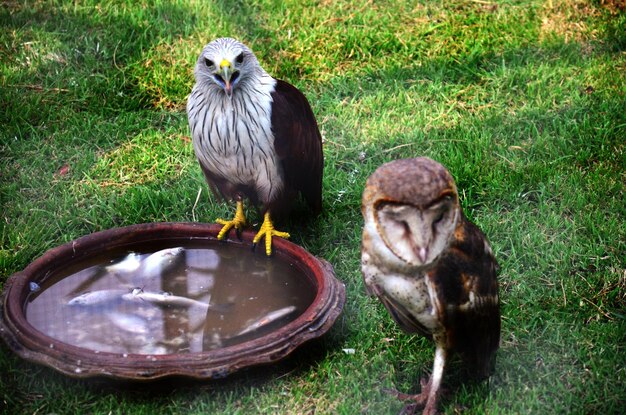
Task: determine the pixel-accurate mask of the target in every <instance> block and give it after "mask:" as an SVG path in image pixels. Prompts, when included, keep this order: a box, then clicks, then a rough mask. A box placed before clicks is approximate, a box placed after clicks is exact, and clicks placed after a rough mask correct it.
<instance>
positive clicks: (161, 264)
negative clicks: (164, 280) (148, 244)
mask: <svg viewBox="0 0 626 415" xmlns="http://www.w3.org/2000/svg"><path fill="white" fill-rule="evenodd" d="M183 251H184V248H182V247H177V248H167V249H162V250H160V251H157V252H155V253H153V254H151V255H150V256H148V257H147V258H146V259H144V260H143V261H142V262H141V265H142V270H141V271H142V274H143V276H144V277H145V278H149V277H153V276H157V275H160V274H161V273H162V272H163V271H164V270H165V269H167V268H168V267H170V266H171V265H173V264H175V263H176V260H177V259H178V258H179V256H180V254H181V253H182V252H183Z"/></svg>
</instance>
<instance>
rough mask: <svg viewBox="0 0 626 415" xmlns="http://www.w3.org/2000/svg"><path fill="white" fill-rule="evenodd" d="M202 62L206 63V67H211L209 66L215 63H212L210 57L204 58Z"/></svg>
mask: <svg viewBox="0 0 626 415" xmlns="http://www.w3.org/2000/svg"><path fill="white" fill-rule="evenodd" d="M204 63H205V64H206V66H208V67H211V66H213V65H215V64H214V63H213V61H212V60H211V59H209V58H204Z"/></svg>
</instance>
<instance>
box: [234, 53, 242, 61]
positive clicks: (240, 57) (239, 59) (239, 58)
mask: <svg viewBox="0 0 626 415" xmlns="http://www.w3.org/2000/svg"><path fill="white" fill-rule="evenodd" d="M235 61H236V62H237V63H241V62H243V52H241V53H240V54H239V55H237V57H236V58H235Z"/></svg>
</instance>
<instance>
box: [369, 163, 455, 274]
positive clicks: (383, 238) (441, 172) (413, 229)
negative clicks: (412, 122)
mask: <svg viewBox="0 0 626 415" xmlns="http://www.w3.org/2000/svg"><path fill="white" fill-rule="evenodd" d="M460 211H461V208H460V204H459V198H458V194H457V191H456V186H455V184H454V179H453V178H452V176H451V175H450V173H449V172H448V170H446V168H445V167H444V166H442V165H441V164H439V163H437V162H436V161H434V160H431V159H429V158H426V157H420V158H413V159H403V160H396V161H392V162H389V163H386V164H383V165H382V166H380V167H379V168H378V169H377V170H376V171H375V172H374V173H373V174H372V175H371V176H370V177H369V179H368V180H367V184H366V186H365V191H364V192H363V204H362V212H363V217H364V219H365V226H366V232H369V236H370V238H372V241H373V243H374V245H376V244H377V243H378V245H379V246H374V248H377V249H378V250H383V251H386V252H387V253H391V254H392V255H393V256H394V257H395V259H396V260H399V261H400V262H402V263H403V264H405V265H409V266H412V267H422V266H428V265H429V264H431V263H433V262H435V261H436V260H437V259H438V257H439V256H440V255H441V253H442V252H444V251H445V250H446V249H447V248H448V245H449V244H450V241H451V240H452V239H453V236H454V231H455V229H456V225H457V222H458V219H459V216H460ZM381 242H382V244H381ZM381 245H382V246H381ZM387 256H388V255H387Z"/></svg>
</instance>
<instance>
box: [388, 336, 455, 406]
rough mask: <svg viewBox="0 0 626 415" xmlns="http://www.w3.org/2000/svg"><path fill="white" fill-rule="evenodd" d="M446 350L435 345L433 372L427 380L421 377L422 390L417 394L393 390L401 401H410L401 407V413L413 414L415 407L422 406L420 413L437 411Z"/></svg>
mask: <svg viewBox="0 0 626 415" xmlns="http://www.w3.org/2000/svg"><path fill="white" fill-rule="evenodd" d="M445 358H446V351H445V350H444V349H443V348H441V347H437V350H436V351H435V363H434V365H433V373H432V374H431V375H430V379H428V381H426V380H424V379H422V380H421V381H420V386H421V387H422V391H421V392H420V393H418V394H417V395H409V394H406V393H400V392H395V395H396V397H397V398H398V399H400V400H401V401H410V403H409V404H407V405H406V406H405V407H404V408H403V409H402V412H400V413H401V414H413V413H415V411H416V410H417V409H420V408H424V411H423V412H422V415H435V414H436V413H437V401H438V400H439V388H440V386H441V379H442V378H443V368H444V365H445Z"/></svg>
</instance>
